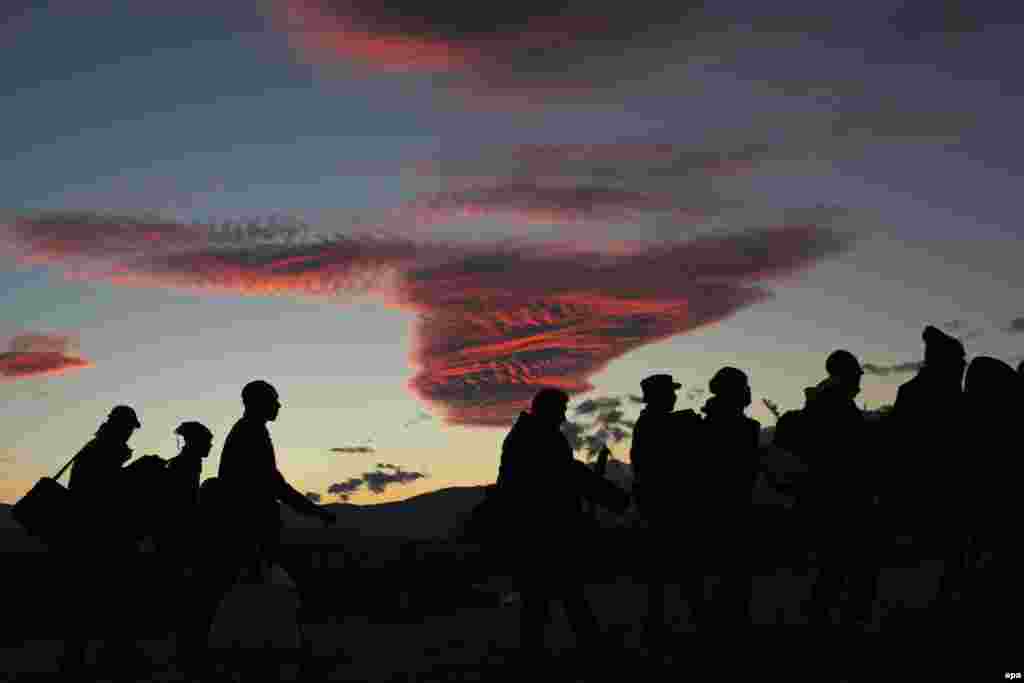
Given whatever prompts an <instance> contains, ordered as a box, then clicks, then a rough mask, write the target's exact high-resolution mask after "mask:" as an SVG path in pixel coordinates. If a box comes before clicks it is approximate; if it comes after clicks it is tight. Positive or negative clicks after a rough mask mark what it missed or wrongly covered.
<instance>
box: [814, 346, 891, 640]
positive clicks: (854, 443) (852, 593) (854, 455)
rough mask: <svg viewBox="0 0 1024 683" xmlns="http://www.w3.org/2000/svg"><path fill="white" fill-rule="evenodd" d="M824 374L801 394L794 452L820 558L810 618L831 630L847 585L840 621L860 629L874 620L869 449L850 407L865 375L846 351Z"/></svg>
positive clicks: (862, 424)
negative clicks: (833, 612) (799, 462)
mask: <svg viewBox="0 0 1024 683" xmlns="http://www.w3.org/2000/svg"><path fill="white" fill-rule="evenodd" d="M825 369H826V372H828V377H827V378H826V379H825V380H823V381H822V382H820V383H818V385H817V386H815V387H810V388H808V389H807V390H806V392H805V393H806V396H807V403H806V405H805V406H804V409H803V415H802V416H801V419H800V429H801V430H802V431H803V433H802V434H801V435H800V436H799V437H798V444H799V445H798V451H799V452H798V453H797V455H798V457H799V458H800V459H801V460H802V461H803V463H804V465H806V466H807V468H808V472H807V475H806V476H805V478H804V480H803V482H802V485H801V487H800V489H801V490H800V491H799V493H798V506H799V507H800V508H801V510H800V517H801V519H802V523H803V525H804V528H805V529H806V530H807V531H808V532H809V540H810V541H811V544H812V547H813V548H814V550H815V552H816V553H817V555H818V569H819V574H818V579H817V581H816V582H815V584H814V588H813V590H812V597H811V615H810V616H811V620H812V623H819V624H829V623H831V619H830V616H829V611H830V608H831V607H833V606H838V605H837V603H838V602H839V597H840V592H841V591H842V589H843V586H844V584H845V586H846V589H847V590H846V592H847V596H848V599H847V606H846V608H845V609H843V610H842V621H843V623H844V625H847V626H854V625H860V626H863V625H866V623H868V622H869V621H870V619H871V610H872V605H873V601H874V597H875V587H876V581H877V570H876V569H875V567H874V553H872V552H871V548H872V545H871V544H872V541H873V536H872V534H871V531H870V527H871V523H872V519H873V517H874V511H873V505H874V498H875V485H874V483H873V482H872V477H873V476H875V475H874V472H873V470H874V468H873V466H872V463H871V462H870V461H869V460H868V459H869V458H870V457H871V453H872V452H873V450H872V448H871V445H870V441H869V438H868V435H869V432H868V425H867V422H866V420H865V418H864V414H863V412H862V411H861V410H860V408H858V407H857V404H856V403H855V402H854V398H855V397H856V396H857V395H858V394H859V393H860V380H861V377H862V376H863V374H864V371H863V370H862V369H861V366H860V363H859V362H858V360H857V358H856V357H855V356H854V355H853V354H852V353H850V352H849V351H846V350H839V351H834V352H832V353H831V354H830V355H829V357H828V359H827V360H826V362H825Z"/></svg>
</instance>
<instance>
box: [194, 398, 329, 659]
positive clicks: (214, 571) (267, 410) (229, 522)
mask: <svg viewBox="0 0 1024 683" xmlns="http://www.w3.org/2000/svg"><path fill="white" fill-rule="evenodd" d="M242 404H243V405H244V411H243V414H242V417H241V419H239V420H238V421H237V422H236V423H235V425H234V426H233V427H232V428H231V431H230V432H228V435H227V438H225V439H224V448H223V450H222V452H221V458H220V467H219V469H218V474H217V482H216V488H215V493H216V503H215V507H216V509H218V510H220V511H222V513H223V514H224V517H222V518H221V519H219V520H211V522H213V524H214V526H215V528H217V529H222V530H224V532H225V533H226V534H227V536H225V537H223V538H221V539H220V541H221V548H220V552H219V554H218V557H216V558H213V559H211V560H210V561H208V562H207V563H206V566H205V567H204V576H202V577H200V580H199V582H198V584H199V587H198V588H197V591H198V592H199V594H200V595H199V605H200V614H199V621H200V626H199V628H198V630H197V632H196V633H195V638H196V639H197V641H196V647H198V648H199V649H200V651H201V650H203V649H205V648H204V647H203V646H204V645H205V643H206V639H207V637H208V634H209V631H210V627H211V625H212V623H213V618H214V616H215V614H216V610H217V607H218V605H219V603H220V600H221V599H222V597H223V596H224V594H225V593H226V592H227V590H228V589H229V588H230V587H231V585H232V583H233V582H234V581H235V580H236V578H237V577H238V576H239V575H240V574H242V573H243V572H245V573H250V574H251V573H253V572H258V571H259V570H260V567H264V566H266V565H267V564H269V563H273V562H280V561H281V557H280V554H279V548H278V545H279V541H280V533H281V528H282V522H281V512H280V508H279V504H278V501H281V502H283V503H285V504H287V505H288V506H289V507H291V508H292V509H293V510H295V511H296V512H298V513H299V514H302V515H306V516H310V517H317V518H319V519H320V520H322V521H323V522H324V523H325V524H329V523H332V522H333V521H334V513H332V512H331V511H330V510H328V509H327V508H325V507H321V506H319V505H317V504H316V503H313V502H312V501H311V500H309V499H308V498H306V496H304V495H302V494H301V493H300V492H298V491H297V490H295V489H294V488H293V487H292V486H291V485H290V484H288V482H287V481H285V479H284V477H283V476H282V475H281V472H280V471H279V470H278V469H277V459H276V457H275V455H274V446H273V443H272V442H271V439H270V432H269V431H268V430H267V422H272V421H274V420H276V419H277V415H278V412H279V411H280V409H281V403H280V401H279V399H278V394H277V390H275V389H274V387H273V386H271V385H270V384H269V383H267V382H265V381H263V380H255V381H253V382H249V383H248V384H246V385H245V387H244V388H243V389H242ZM286 569H287V567H286Z"/></svg>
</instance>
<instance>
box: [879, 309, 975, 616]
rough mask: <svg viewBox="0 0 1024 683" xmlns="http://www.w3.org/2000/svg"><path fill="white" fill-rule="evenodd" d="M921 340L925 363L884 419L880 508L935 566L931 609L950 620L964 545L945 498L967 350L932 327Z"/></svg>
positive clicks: (958, 467)
mask: <svg viewBox="0 0 1024 683" xmlns="http://www.w3.org/2000/svg"><path fill="white" fill-rule="evenodd" d="M921 336H922V339H923V341H924V345H925V349H924V365H923V366H922V368H921V370H920V371H919V372H918V373H917V374H916V375H915V376H914V377H913V378H912V379H910V380H909V381H907V382H905V383H904V384H903V385H901V386H900V388H899V390H898V391H897V393H896V402H895V404H894V405H893V409H892V412H891V413H890V415H889V417H888V418H887V421H888V425H887V428H886V432H887V434H888V437H889V439H890V444H891V448H890V450H889V454H888V458H889V463H888V468H887V469H888V470H889V472H890V476H889V478H888V481H887V487H886V490H884V491H883V498H882V503H883V506H884V511H885V517H886V520H887V521H888V522H889V523H891V524H893V525H894V526H895V527H896V530H897V532H898V533H899V534H900V535H909V536H912V537H913V541H914V548H915V552H916V553H917V554H918V555H919V556H921V557H922V558H923V559H938V560H942V562H943V578H942V581H941V586H940V589H939V595H938V605H937V607H938V608H939V611H940V612H947V616H949V617H950V618H952V617H951V615H949V614H948V609H949V608H950V607H951V603H950V598H951V594H952V591H953V590H954V588H955V583H956V581H957V575H958V573H959V570H960V566H961V564H962V558H963V552H964V547H965V545H966V543H967V532H966V529H965V527H964V520H963V515H962V513H961V512H960V511H958V510H956V509H955V507H954V506H953V505H951V499H950V495H951V494H950V492H951V491H956V490H958V489H959V488H960V479H961V478H962V475H963V468H962V464H961V463H962V458H963V452H964V450H963V449H964V448H967V447H969V445H968V444H967V443H965V442H964V438H965V436H966V434H965V430H964V424H963V422H964V415H965V403H964V395H963V388H962V382H963V376H964V370H965V369H966V367H967V362H966V351H965V350H964V346H963V344H962V343H960V341H959V340H957V339H955V338H954V337H951V336H950V335H948V334H946V333H944V332H942V331H941V330H939V329H938V328H936V327H933V326H931V325H928V326H927V327H925V329H924V332H923V333H922V335H921ZM902 616H903V617H904V618H911V615H910V614H903V615H902ZM917 616H918V617H919V619H926V621H924V622H922V626H924V625H934V624H937V623H938V621H937V620H936V618H935V616H934V615H930V616H927V617H926V615H925V614H923V613H919V614H918V615H917Z"/></svg>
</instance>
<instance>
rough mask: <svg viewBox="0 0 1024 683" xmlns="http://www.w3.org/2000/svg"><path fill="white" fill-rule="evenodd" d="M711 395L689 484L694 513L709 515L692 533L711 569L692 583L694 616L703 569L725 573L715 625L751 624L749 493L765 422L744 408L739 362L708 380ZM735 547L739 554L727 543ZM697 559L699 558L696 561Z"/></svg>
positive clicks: (746, 389) (746, 387)
mask: <svg viewBox="0 0 1024 683" xmlns="http://www.w3.org/2000/svg"><path fill="white" fill-rule="evenodd" d="M708 390H709V391H710V393H711V397H710V398H708V400H707V401H706V402H705V403H704V406H703V408H702V409H701V410H702V412H703V413H704V422H703V425H702V430H701V441H700V444H701V449H700V454H699V456H698V457H696V458H693V459H691V460H692V461H693V462H694V467H693V468H692V470H691V471H692V473H693V476H694V478H695V481H696V482H697V485H696V486H693V487H691V488H690V489H689V490H690V491H691V495H692V497H693V498H692V503H691V504H690V506H689V507H690V509H691V510H692V511H693V513H694V517H696V516H697V515H701V517H702V518H703V519H704V520H705V522H704V523H702V524H701V526H700V528H699V529H697V530H696V531H697V533H695V534H694V535H693V536H694V546H695V547H697V548H699V551H698V552H695V555H698V556H699V558H700V559H701V560H703V561H704V562H706V569H708V571H698V572H697V574H699V576H697V577H695V578H696V579H697V580H696V581H694V582H693V583H692V584H691V586H690V589H691V593H690V604H691V606H692V607H691V614H692V615H693V618H692V619H691V621H694V622H696V616H697V614H698V613H699V612H702V611H703V609H693V608H694V607H697V606H701V604H702V603H703V594H704V581H703V578H704V575H705V574H710V575H718V576H721V577H722V583H721V585H720V586H719V587H718V588H716V589H715V599H714V602H715V607H716V609H715V610H714V614H713V616H714V622H715V624H716V625H717V626H728V627H744V626H747V625H749V615H750V598H751V588H752V584H751V575H750V572H749V571H748V569H747V567H748V565H749V561H748V560H747V559H746V552H747V550H748V548H749V547H750V544H751V542H752V541H753V538H752V536H751V533H750V531H751V498H752V495H753V488H754V483H755V480H756V478H757V473H758V470H759V463H760V458H759V456H760V454H759V452H758V443H759V440H760V436H761V424H760V423H759V422H758V421H757V420H754V419H752V418H750V417H747V416H746V415H745V414H744V411H745V410H746V409H747V407H749V406H750V403H751V392H750V384H749V381H748V380H747V375H746V373H745V372H743V371H742V370H740V369H738V368H733V367H724V368H721V369H720V370H719V371H718V372H716V373H715V375H714V376H713V377H712V378H711V381H710V382H709V384H708ZM728 547H736V548H738V550H739V553H738V555H739V556H738V557H730V556H729V554H728V553H726V552H725V551H724V549H725V548H728ZM697 564H698V565H699V564H700V562H698V563H697Z"/></svg>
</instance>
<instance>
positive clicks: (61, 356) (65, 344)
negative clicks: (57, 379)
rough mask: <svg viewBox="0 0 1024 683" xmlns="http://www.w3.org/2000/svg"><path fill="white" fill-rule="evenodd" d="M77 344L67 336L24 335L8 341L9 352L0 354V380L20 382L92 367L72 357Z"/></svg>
mask: <svg viewBox="0 0 1024 683" xmlns="http://www.w3.org/2000/svg"><path fill="white" fill-rule="evenodd" d="M76 346H77V343H76V342H75V341H74V339H73V338H72V337H70V336H67V335H59V334H41V333H26V334H20V335H18V336H16V337H14V339H12V340H11V350H10V351H8V352H6V353H0V376H3V377H5V378H10V379H24V378H26V377H36V376H40V375H59V374H63V373H65V372H69V371H71V370H78V369H80V368H91V367H93V364H92V363H91V362H90V361H88V360H86V359H84V358H81V357H80V356H79V355H78V354H77V353H75V347H76Z"/></svg>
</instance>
